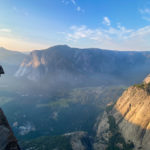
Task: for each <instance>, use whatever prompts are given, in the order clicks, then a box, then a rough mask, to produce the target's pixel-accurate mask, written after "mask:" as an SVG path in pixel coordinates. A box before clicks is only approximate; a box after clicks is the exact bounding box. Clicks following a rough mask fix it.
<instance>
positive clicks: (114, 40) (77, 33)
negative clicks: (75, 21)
mask: <svg viewBox="0 0 150 150" xmlns="http://www.w3.org/2000/svg"><path fill="white" fill-rule="evenodd" d="M65 36H66V40H67V41H68V42H69V43H76V45H81V47H82V45H83V41H84V42H85V43H86V44H84V45H88V46H90V47H99V48H104V49H116V50H150V43H149V41H150V26H145V27H143V28H139V29H137V30H134V29H127V28H125V27H124V26H121V25H118V26H117V27H115V28H114V27H111V26H109V27H108V28H107V29H105V28H96V29H91V28H88V27H87V26H85V25H83V26H72V27H71V28H70V32H68V33H65Z"/></svg>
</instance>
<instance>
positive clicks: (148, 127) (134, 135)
mask: <svg viewBox="0 0 150 150" xmlns="http://www.w3.org/2000/svg"><path fill="white" fill-rule="evenodd" d="M149 83H150V82H149V76H148V77H147V78H145V80H144V82H143V83H142V84H137V85H134V86H131V87H129V88H128V89H127V90H126V91H125V92H124V93H123V95H122V96H121V97H120V98H119V99H118V101H117V102H116V104H115V105H114V106H108V107H107V109H106V111H105V113H104V115H103V118H102V119H101V121H99V124H98V127H97V141H96V142H95V149H100V148H99V147H102V146H103V147H104V148H103V149H107V148H108V145H110V142H111V140H112V137H113V138H114V139H113V140H114V141H115V144H114V145H113V146H114V147H116V148H119V149H125V148H124V146H125V147H127V148H126V149H134V150H149V149H150V141H149V139H150V90H149V89H150V84H149ZM114 135H115V136H114ZM118 135H119V136H118ZM118 137H119V138H120V139H122V140H119V139H117V138H118Z"/></svg>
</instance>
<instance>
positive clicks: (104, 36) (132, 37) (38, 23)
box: [0, 0, 150, 51]
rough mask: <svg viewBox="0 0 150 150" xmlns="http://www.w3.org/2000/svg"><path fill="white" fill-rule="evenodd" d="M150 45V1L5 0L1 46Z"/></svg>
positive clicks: (0, 1) (0, 12)
mask: <svg viewBox="0 0 150 150" xmlns="http://www.w3.org/2000/svg"><path fill="white" fill-rule="evenodd" d="M57 44H68V45H70V46H73V47H82V48H87V47H98V48H103V49H116V50H150V1H149V0H0V46H1V47H5V48H8V49H12V50H20V51H29V50H34V49H42V48H47V47H50V46H53V45H57Z"/></svg>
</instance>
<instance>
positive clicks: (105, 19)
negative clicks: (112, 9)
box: [103, 17, 111, 26]
mask: <svg viewBox="0 0 150 150" xmlns="http://www.w3.org/2000/svg"><path fill="white" fill-rule="evenodd" d="M103 24H105V25H107V26H110V25H111V22H110V20H109V18H108V17H104V19H103Z"/></svg>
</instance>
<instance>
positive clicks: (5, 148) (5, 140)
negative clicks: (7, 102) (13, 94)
mask: <svg viewBox="0 0 150 150" xmlns="http://www.w3.org/2000/svg"><path fill="white" fill-rule="evenodd" d="M0 150H20V148H19V146H18V144H17V140H16V138H15V137H14V135H13V132H12V130H11V128H10V126H9V124H8V121H7V119H6V117H5V115H4V113H3V111H2V110H1V109H0Z"/></svg>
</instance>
